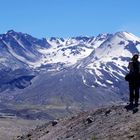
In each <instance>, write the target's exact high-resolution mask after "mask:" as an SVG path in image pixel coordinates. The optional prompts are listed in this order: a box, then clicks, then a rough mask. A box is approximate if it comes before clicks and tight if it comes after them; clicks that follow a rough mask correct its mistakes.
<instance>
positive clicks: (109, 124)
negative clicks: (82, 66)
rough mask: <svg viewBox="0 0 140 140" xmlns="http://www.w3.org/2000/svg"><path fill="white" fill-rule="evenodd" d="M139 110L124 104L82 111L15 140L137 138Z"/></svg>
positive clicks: (118, 139)
mask: <svg viewBox="0 0 140 140" xmlns="http://www.w3.org/2000/svg"><path fill="white" fill-rule="evenodd" d="M138 109H140V108H139V107H138V108H137V109H136V108H133V109H132V108H131V109H129V110H126V108H125V106H124V105H120V106H111V107H105V108H101V109H97V110H91V111H88V112H82V113H79V114H78V115H75V116H73V117H69V118H63V119H60V120H58V123H57V124H56V125H54V126H53V125H52V123H51V122H50V123H48V124H44V125H43V126H41V127H38V128H36V129H35V130H33V131H30V132H28V134H26V135H23V136H21V137H20V138H18V140H19V139H20V140H28V139H30V140H129V139H131V140H139V139H140V111H139V110H138Z"/></svg>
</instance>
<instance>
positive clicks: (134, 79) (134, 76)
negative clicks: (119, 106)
mask: <svg viewBox="0 0 140 140" xmlns="http://www.w3.org/2000/svg"><path fill="white" fill-rule="evenodd" d="M138 59H139V55H138V54H134V55H133V57H132V59H131V61H130V62H129V64H128V69H129V73H130V74H131V79H130V80H129V92H130V96H129V101H130V106H133V105H135V106H136V107H137V106H138V102H139V88H140V62H139V61H138ZM134 103H135V104H134Z"/></svg>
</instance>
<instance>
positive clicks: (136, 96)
mask: <svg viewBox="0 0 140 140" xmlns="http://www.w3.org/2000/svg"><path fill="white" fill-rule="evenodd" d="M138 102H139V87H138V86H137V87H135V104H138Z"/></svg>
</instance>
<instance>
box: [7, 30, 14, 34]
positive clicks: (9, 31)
mask: <svg viewBox="0 0 140 140" xmlns="http://www.w3.org/2000/svg"><path fill="white" fill-rule="evenodd" d="M7 33H8V34H9V33H16V32H15V31H14V30H8V31H7Z"/></svg>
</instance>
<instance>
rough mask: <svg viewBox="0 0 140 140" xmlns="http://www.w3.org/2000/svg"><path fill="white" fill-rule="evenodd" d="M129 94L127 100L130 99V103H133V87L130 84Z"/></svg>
mask: <svg viewBox="0 0 140 140" xmlns="http://www.w3.org/2000/svg"><path fill="white" fill-rule="evenodd" d="M129 92H130V93H129V94H130V96H129V101H130V103H132V104H133V101H134V87H133V86H132V85H131V84H129Z"/></svg>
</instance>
